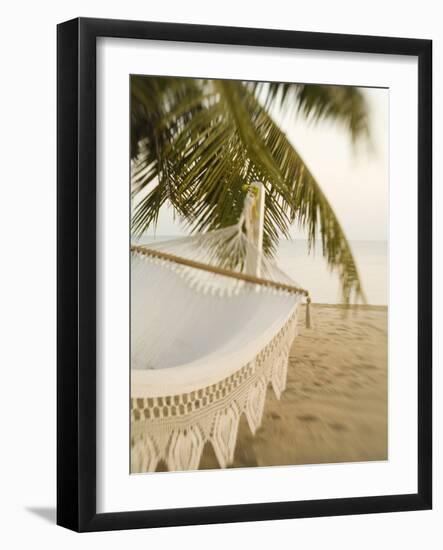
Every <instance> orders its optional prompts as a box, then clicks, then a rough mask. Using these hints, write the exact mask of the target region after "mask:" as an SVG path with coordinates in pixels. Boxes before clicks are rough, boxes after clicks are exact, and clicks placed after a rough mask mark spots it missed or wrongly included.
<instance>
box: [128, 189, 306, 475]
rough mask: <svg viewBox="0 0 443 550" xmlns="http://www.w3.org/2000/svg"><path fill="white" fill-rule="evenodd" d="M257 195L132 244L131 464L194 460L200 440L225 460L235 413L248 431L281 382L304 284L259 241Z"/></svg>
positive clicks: (138, 467)
mask: <svg viewBox="0 0 443 550" xmlns="http://www.w3.org/2000/svg"><path fill="white" fill-rule="evenodd" d="M260 195H261V196H259V199H256V197H255V196H254V195H253V194H248V197H247V199H246V200H245V209H244V215H243V216H242V218H241V219H240V220H239V223H238V224H236V225H235V226H232V227H228V228H226V229H221V230H217V231H211V232H209V233H206V234H204V235H197V236H193V237H185V238H181V239H176V240H173V241H167V242H161V243H155V244H150V245H149V246H133V247H132V261H131V440H132V441H131V445H132V449H131V471H132V472H133V473H140V472H152V471H155V470H156V468H157V466H158V464H159V462H160V461H161V460H162V461H163V462H164V463H165V464H166V467H167V468H168V469H169V470H173V471H178V470H194V469H197V468H198V467H199V463H200V458H201V455H202V451H203V447H204V445H205V443H206V442H210V443H211V444H212V446H213V448H214V451H215V455H216V457H217V459H218V462H219V464H220V467H222V468H224V467H226V466H229V465H230V464H231V463H232V461H233V459H234V451H235V445H236V440H237V431H238V425H239V421H240V417H241V415H242V414H245V416H246V419H247V421H248V424H249V427H250V429H251V432H252V433H253V434H254V433H255V432H256V430H257V428H258V427H259V426H260V423H261V420H262V415H263V410H264V405H265V399H266V391H267V387H268V385H269V384H271V385H272V388H273V390H274V393H275V395H276V396H277V398H280V395H281V393H282V391H283V390H284V388H285V384H286V374H287V366H288V355H289V349H290V346H291V343H292V341H293V340H294V337H295V336H296V330H297V307H298V304H299V303H300V301H301V300H302V299H303V297H305V296H307V293H306V291H304V290H303V289H301V288H299V287H297V286H296V283H294V281H292V280H291V279H290V278H289V277H288V276H287V275H286V274H285V273H283V272H282V271H281V270H280V269H279V268H278V266H277V265H276V264H275V263H274V262H272V261H270V260H269V259H267V258H266V257H265V256H264V255H263V254H262V252H261V250H260V248H261V242H260V238H261V237H260V235H261V231H260V224H261V223H263V216H262V212H263V200H264V194H263V192H262V193H261V194H260ZM257 203H258V208H257ZM260 209H261V214H260ZM245 229H246V232H245Z"/></svg>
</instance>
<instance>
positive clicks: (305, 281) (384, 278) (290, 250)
mask: <svg viewBox="0 0 443 550" xmlns="http://www.w3.org/2000/svg"><path fill="white" fill-rule="evenodd" d="M174 238H180V237H178V236H177V237H174V236H170V235H168V236H163V235H162V236H157V237H156V238H155V239H154V238H153V237H152V236H144V237H143V238H141V239H139V240H138V241H137V242H138V243H140V244H148V243H149V242H153V241H154V240H155V241H157V242H158V241H162V240H169V239H174ZM349 244H350V246H351V249H352V252H353V254H354V258H355V261H356V263H357V268H358V270H359V273H360V278H361V281H362V286H363V291H364V293H365V295H366V300H367V303H368V304H370V305H387V303H388V244H387V242H386V241H349ZM276 261H277V263H278V265H279V266H280V268H281V269H282V270H283V271H285V272H286V273H287V274H288V275H290V276H291V277H292V278H293V279H294V281H295V282H297V283H298V284H299V285H300V286H302V287H303V288H306V289H307V290H309V292H310V294H311V297H312V301H313V302H316V303H322V304H339V303H341V302H342V296H341V291H340V282H339V279H338V276H337V275H336V274H335V273H334V272H332V273H331V271H330V270H329V268H328V266H327V263H326V260H325V259H324V258H323V255H322V251H321V243H320V242H318V245H317V246H316V247H315V251H311V253H310V254H309V253H308V246H307V241H305V240H302V239H294V240H286V239H281V240H280V243H279V248H278V252H277V257H276Z"/></svg>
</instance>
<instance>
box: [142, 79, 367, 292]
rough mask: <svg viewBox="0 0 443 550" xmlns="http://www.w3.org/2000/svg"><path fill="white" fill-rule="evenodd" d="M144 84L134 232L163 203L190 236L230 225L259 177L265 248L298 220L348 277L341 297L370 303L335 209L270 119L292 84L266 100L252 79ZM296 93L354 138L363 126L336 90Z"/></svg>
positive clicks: (309, 109)
mask: <svg viewBox="0 0 443 550" xmlns="http://www.w3.org/2000/svg"><path fill="white" fill-rule="evenodd" d="M137 78H139V79H142V77H137ZM142 80H143V79H142ZM145 80H155V78H152V79H150V78H148V77H147V78H146V79H145ZM165 80H170V81H171V82H165ZM144 84H145V83H144V82H143V83H142V84H140V82H139V81H138V80H137V81H136V85H135V86H133V88H135V89H134V90H133V95H132V114H133V116H134V117H136V118H137V117H138V118H137V124H136V125H135V128H134V134H135V135H134V140H135V141H136V142H137V149H136V151H137V153H136V155H134V158H133V170H132V192H133V196H136V197H139V196H143V198H142V199H141V200H140V201H139V203H138V205H137V207H136V208H135V212H134V215H133V229H134V230H135V231H136V232H143V231H145V230H146V229H147V227H149V226H150V225H151V224H155V223H156V221H157V219H158V211H159V209H160V207H161V206H162V205H163V204H165V203H166V202H168V203H169V204H171V205H172V207H173V209H174V211H175V212H176V214H178V216H179V217H180V219H182V220H183V221H184V222H185V223H186V224H187V225H188V226H189V229H190V230H191V231H192V232H195V231H207V230H211V229H217V228H221V227H225V226H227V225H231V224H232V223H235V222H236V221H237V220H238V218H239V216H240V213H241V211H242V208H243V202H244V198H245V194H244V191H243V187H244V185H245V184H250V183H251V182H252V181H254V180H259V181H262V182H263V184H264V185H265V187H266V190H267V194H266V205H265V206H266V208H265V223H264V249H265V252H266V253H267V254H268V255H270V256H272V255H274V254H275V251H276V247H277V244H278V239H279V237H280V236H286V237H287V236H289V228H290V226H291V224H292V223H293V222H297V223H298V224H299V225H300V226H301V227H303V228H304V229H305V230H306V231H307V234H308V239H309V243H310V246H312V247H313V246H315V241H316V238H317V237H320V238H321V241H322V249H323V254H324V255H325V257H326V259H327V261H328V264H329V266H330V267H331V269H334V270H335V271H337V272H338V274H339V277H340V279H341V285H342V291H343V298H344V300H345V301H346V302H349V301H350V300H351V298H352V297H356V298H360V299H364V296H363V292H362V288H361V284H360V279H359V275H358V271H357V267H356V264H355V261H354V258H353V256H352V252H351V250H350V247H349V244H348V242H347V240H346V237H345V235H344V232H343V230H342V228H341V226H340V224H339V222H338V220H337V218H336V216H335V214H334V212H333V209H332V208H331V205H330V204H329V202H328V201H327V199H326V197H325V195H324V194H323V193H322V191H321V188H320V186H319V184H318V182H317V181H316V180H315V178H314V176H313V175H312V173H311V172H310V171H309V169H308V167H307V166H306V164H305V163H304V161H303V159H302V158H301V157H300V155H299V154H298V153H297V151H296V150H295V149H294V148H293V147H292V145H291V143H290V142H289V141H288V139H287V138H286V136H285V134H284V133H283V132H282V131H281V129H280V128H279V127H278V125H277V124H276V123H275V121H274V120H273V118H272V117H271V114H270V109H269V104H270V102H272V101H278V102H280V104H282V105H284V103H285V102H286V101H289V99H287V98H288V97H289V95H291V94H293V93H295V92H294V91H293V90H291V89H286V88H276V87H272V86H270V87H269V89H268V90H267V93H268V96H264V95H263V91H259V90H258V88H257V87H254V86H251V83H242V82H238V81H222V80H203V79H200V80H198V79H187V78H181V79H179V78H171V79H166V78H163V77H162V78H161V79H159V81H158V82H155V83H152V82H148V84H147V88H145V89H143V88H142V86H144ZM148 94H149V98H146V95H148ZM273 94H274V95H273ZM279 94H280V96H281V97H278V100H277V99H275V98H277V96H279ZM297 94H298V95H297V97H298V98H301V99H299V103H298V105H300V107H299V108H300V109H303V110H304V111H305V113H306V114H307V115H308V116H315V117H321V116H328V117H336V118H341V119H342V120H343V121H347V124H348V125H349V129H350V131H351V134H353V133H354V132H355V133H356V134H358V133H359V132H360V131H361V130H360V126H359V125H358V124H357V122H356V120H357V119H355V116H354V115H352V116H351V118H349V116H348V115H346V116H345V112H344V111H341V110H340V107H339V105H338V104H339V103H340V100H339V97H338V95H337V94H335V93H334V94H332V93H331V92H330V91H328V93H319V94H317V96H316V97H318V98H319V99H318V100H317V101H314V100H313V97H314V96H312V94H311V93H309V94H308V92H307V91H306V90H305V92H303V90H300V89H299V90H298V91H297ZM263 98H264V101H263ZM334 102H335V103H336V104H337V105H336V106H334ZM140 113H142V114H140ZM347 116H348V118H346V117H347ZM353 117H354V118H353ZM357 118H358V117H357ZM354 119H355V120H354ZM143 127H144V130H143ZM363 127H364V125H363V126H361V128H363ZM149 189H150V190H149ZM142 194H143V195H142Z"/></svg>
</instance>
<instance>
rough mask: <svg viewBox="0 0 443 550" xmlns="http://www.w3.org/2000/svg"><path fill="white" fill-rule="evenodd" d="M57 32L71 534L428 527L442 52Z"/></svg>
mask: <svg viewBox="0 0 443 550" xmlns="http://www.w3.org/2000/svg"><path fill="white" fill-rule="evenodd" d="M57 36H58V62H57V70H58V80H57V82H58V84H57V86H58V90H57V98H58V99H57V109H58V117H57V119H58V126H57V139H58V149H57V157H58V167H57V180H58V371H57V377H58V382H57V409H58V428H57V445H58V462H57V463H58V470H57V485H58V497H57V499H58V504H57V522H58V524H59V525H62V526H64V527H67V528H70V529H73V530H77V531H98V530H110V529H130V528H143V527H160V526H174V525H186V524H208V523H222V522H239V521H253V520H270V519H283V518H298V517H312V516H325V515H344V514H363V513H374V512H394V511H407V510H420V509H429V508H431V506H432V425H431V411H432V391H431V390H432V376H431V353H432V345H431V344H432V306H431V298H432V257H431V254H432V252H431V251H432V234H431V228H432V220H431V214H432V209H431V199H432V181H431V178H432V153H431V150H432V148H431V139H432V126H431V113H432V85H431V75H432V43H431V41H429V40H415V39H407V38H387V37H371V36H352V35H338V34H320V33H306V32H295V31H285V30H264V29H252V28H234V27H233V28H228V27H216V26H214V27H210V26H198V25H181V24H170V23H148V22H138V21H116V20H104V19H75V20H72V21H68V22H65V23H62V24H60V25H59V26H58V34H57Z"/></svg>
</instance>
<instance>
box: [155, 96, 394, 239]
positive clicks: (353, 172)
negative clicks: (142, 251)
mask: <svg viewBox="0 0 443 550" xmlns="http://www.w3.org/2000/svg"><path fill="white" fill-rule="evenodd" d="M362 91H363V93H364V95H365V96H366V98H367V101H368V104H369V109H370V131H371V138H370V140H369V141H368V140H362V141H361V142H359V143H357V145H355V146H354V145H353V144H352V142H351V139H350V136H349V133H348V132H347V131H346V129H344V128H343V127H342V126H340V125H339V124H334V123H331V122H318V123H314V124H313V123H308V122H307V121H306V120H305V119H303V117H302V116H299V117H294V115H292V116H290V115H286V116H285V117H282V116H281V115H278V114H275V115H274V118H275V119H276V122H278V123H279V125H280V127H281V128H282V129H283V130H284V132H285V133H286V135H287V137H288V139H289V140H290V141H291V143H292V144H293V146H294V147H295V148H296V150H297V151H298V153H299V154H300V155H301V157H302V158H303V160H304V162H305V163H306V164H307V166H308V168H309V169H310V171H311V172H312V174H313V175H314V177H315V178H316V180H317V181H318V183H319V184H320V187H321V188H322V190H323V192H324V193H325V195H326V197H327V198H328V200H329V202H330V204H331V206H332V208H333V210H334V211H335V214H336V215H337V217H338V219H339V221H340V223H341V225H342V228H343V229H344V232H345V234H346V236H347V238H348V239H349V240H376V241H384V240H387V232H388V191H389V187H388V185H389V165H388V159H389V90H387V89H375V88H365V89H363V90H362ZM153 233H154V229H153V228H151V229H150V230H148V232H147V234H153ZM180 234H184V231H183V229H182V228H181V227H180V225H179V223H178V222H177V221H176V220H174V218H173V215H172V210H171V208H170V207H163V208H162V210H161V212H160V216H159V222H158V225H157V229H156V235H157V236H161V235H180ZM291 235H292V237H293V238H303V237H304V235H303V233H302V232H300V231H299V230H298V229H297V228H295V227H294V228H293V229H292V230H291Z"/></svg>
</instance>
